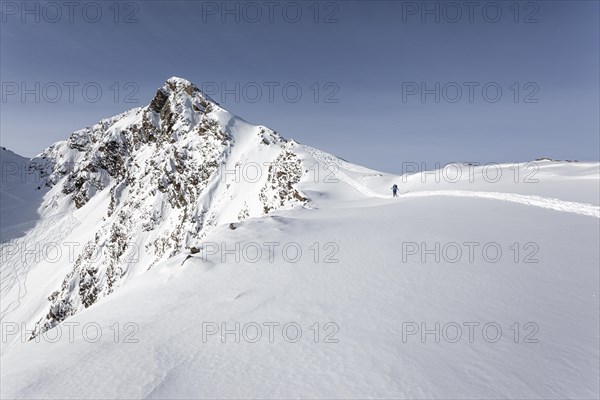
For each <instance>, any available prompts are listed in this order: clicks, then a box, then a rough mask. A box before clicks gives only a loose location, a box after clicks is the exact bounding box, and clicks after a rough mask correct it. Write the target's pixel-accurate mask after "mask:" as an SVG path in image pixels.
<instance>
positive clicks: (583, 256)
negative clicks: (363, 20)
mask: <svg viewBox="0 0 600 400" xmlns="http://www.w3.org/2000/svg"><path fill="white" fill-rule="evenodd" d="M171 86H172V87H171ZM190 88H191V89H192V90H191V93H192V95H189V93H188V92H189V91H190ZM179 89H182V90H179ZM163 90H164V92H165V93H166V97H167V98H168V99H169V100H168V101H170V102H171V105H173V110H176V111H173V112H172V114H174V115H175V116H174V117H169V116H168V115H165V114H168V113H165V111H164V110H165V109H164V108H163V109H162V110H163V111H161V112H160V113H158V112H155V111H152V106H153V104H154V105H156V103H155V101H156V100H157V99H158V100H161V99H160V97H161V96H159V95H157V99H155V101H153V104H151V105H150V106H149V108H145V109H137V110H132V111H130V112H128V113H125V114H123V115H122V116H117V117H115V119H114V120H108V122H106V124H104V125H103V123H101V124H100V125H102V126H99V127H92V128H91V130H90V131H92V132H93V131H94V130H97V134H93V133H92V135H91V136H88V137H91V138H92V139H91V140H89V141H86V139H85V138H83V139H82V141H81V142H82V143H81V145H79V144H77V145H75V146H73V145H71V147H69V146H68V144H65V143H67V142H65V143H62V144H57V145H55V146H54V147H51V148H50V149H49V150H47V151H46V152H44V153H43V154H42V156H43V157H47V159H45V160H46V161H44V164H43V166H42V167H41V170H42V171H43V172H44V173H43V174H42V175H43V177H44V179H46V180H45V181H44V182H46V181H51V184H50V185H49V186H50V187H47V188H43V189H41V190H40V191H37V190H33V192H39V193H42V195H43V198H42V199H41V200H39V201H38V203H39V207H38V211H37V212H38V213H39V216H38V218H39V220H38V222H37V223H36V224H35V225H34V226H33V227H30V228H28V230H25V231H24V232H23V233H25V236H24V237H11V238H10V240H7V241H6V242H4V243H3V244H2V245H1V246H2V247H1V248H0V250H2V255H3V260H2V270H1V272H2V293H1V294H2V297H1V299H2V315H1V316H2V330H3V339H2V357H1V358H0V362H1V364H2V365H1V367H2V368H1V378H2V387H1V390H2V393H1V394H2V398H287V397H293V398H298V397H302V398H365V397H379V398H380V397H393V398H514V397H518V398H555V399H562V398H598V396H599V394H600V389H599V380H598V379H599V378H598V377H599V374H600V370H599V360H600V355H599V342H598V341H599V333H598V332H599V331H600V325H599V324H600V321H599V315H600V303H599V299H600V297H599V296H600V293H599V289H600V288H599V280H600V276H599V263H600V255H599V249H598V243H599V240H600V238H599V235H600V207H599V204H600V201H599V199H598V196H599V193H600V177H599V173H598V171H599V169H598V167H599V164H598V163H567V162H565V163H558V162H546V161H544V162H540V163H535V164H531V163H523V164H518V165H516V166H515V165H501V166H494V171H491V169H490V167H484V166H480V167H473V168H470V167H468V166H463V168H464V170H463V171H469V172H470V175H468V174H466V173H463V174H461V175H460V179H455V175H450V172H449V171H448V170H446V171H444V170H441V171H437V172H434V174H435V173H437V174H439V176H440V179H432V177H433V178H435V175H432V174H431V173H430V174H421V173H417V174H413V175H409V176H403V177H398V176H392V175H389V174H384V173H380V172H377V171H372V170H369V169H367V168H363V167H359V166H356V165H353V164H350V163H348V162H345V161H343V160H340V159H339V158H337V157H335V156H333V155H330V154H327V153H323V152H321V151H319V150H317V149H314V148H311V147H308V146H303V145H300V144H298V143H296V142H294V141H287V140H285V139H283V138H282V137H281V136H279V135H278V134H276V133H275V132H272V131H270V130H268V128H265V127H256V126H253V125H251V124H248V123H247V122H245V121H243V120H241V119H239V118H238V117H235V116H232V115H231V114H229V113H227V112H226V111H225V110H223V109H221V108H220V107H219V106H218V105H217V104H216V103H214V102H212V101H211V100H210V99H205V98H204V97H203V95H202V94H201V93H197V92H195V91H194V90H193V88H192V86H190V84H189V82H187V81H184V80H180V79H176V78H172V79H171V80H169V81H168V82H167V84H166V85H165V86H164V87H163ZM201 99H203V101H206V102H210V104H211V106H210V108H212V110H211V111H209V112H196V114H195V113H194V112H193V111H190V110H194V107H193V105H194V104H198V105H197V107H198V108H199V109H200V108H201V107H203V108H205V107H206V104H208V103H205V105H202V104H200V100H201ZM159 103H160V101H159ZM186 104H187V106H185V105H186ZM177 107H180V108H177ZM144 116H145V117H144ZM144 118H146V119H147V120H148V121H151V120H152V119H153V118H155V119H156V121H154V122H152V124H153V126H155V127H156V126H158V130H157V131H156V133H155V135H156V136H159V137H162V138H163V139H162V140H163V141H164V142H165V143H169V144H168V145H166V144H165V145H159V143H160V140H158V141H148V136H144V135H145V134H144V133H142V134H140V135H138V134H137V132H133V134H132V135H128V134H122V133H119V132H122V131H123V130H125V129H126V130H128V131H132V129H131V127H132V126H136V124H137V126H143V121H144ZM207 119H210V120H214V121H217V125H214V128H215V129H213V130H212V131H211V132H213V133H212V134H214V135H215V136H214V138H216V142H215V140H214V139H210V138H209V139H208V142H209V143H213V144H215V146H213V147H211V148H210V149H209V150H210V151H209V152H208V153H204V154H208V156H207V157H204V156H199V155H198V151H199V149H200V148H202V147H203V146H204V144H205V143H206V140H207V139H203V138H200V139H198V138H197V136H196V135H195V134H192V133H193V132H197V131H196V130H195V129H197V128H196V127H198V126H201V124H202V123H203V122H204V123H206V120H207ZM173 120H175V121H176V122H175V123H174V124H173V126H172V127H170V128H169V129H166V130H165V129H163V125H164V124H165V123H166V122H169V124H170V122H172V121H173ZM178 123H179V124H181V126H180V127H179V128H178V127H177V126H178V125H177V124H178ZM115 124H117V126H116V127H115ZM111 127H112V128H111ZM173 127H175V128H174V129H173ZM133 131H135V129H133ZM141 131H143V132H146V133H147V132H149V131H153V128H148V127H147V129H146V130H144V129H141ZM118 133H119V135H121V136H119V137H120V138H121V139H120V140H123V142H124V143H126V146H125V147H126V150H127V151H118V152H112V153H111V152H110V151H106V150H104V152H105V153H110V154H107V155H105V156H102V157H100V159H94V157H92V156H94V154H98V153H102V151H99V150H98V149H99V148H104V149H106V148H107V147H110V146H108V143H110V142H111V141H110V140H109V141H107V140H106V139H105V138H106V137H113V138H114V137H115V136H111V135H117V134H118ZM161 135H162V136H161ZM173 135H174V136H175V138H174V139H172V140H171V139H170V138H172V137H173ZM81 136H82V135H81V134H74V135H73V136H72V137H71V139H70V143H71V144H72V143H73V142H74V139H78V138H81ZM83 136H85V135H83ZM209 136H210V134H209ZM219 137H221V138H224V139H225V140H224V141H221V139H218V138H219ZM78 143H79V141H78ZM89 143H91V144H92V147H91V148H87V147H86V146H89ZM190 146H191V147H190ZM77 148H80V150H78V149H77ZM184 149H188V150H189V152H188V153H187V155H186V156H185V157H184V160H186V161H185V162H179V161H180V157H181V154H182V153H184ZM121 150H123V148H121ZM3 154H4V153H3ZM171 154H177V155H179V156H178V157H171V156H170V155H171ZM60 155H62V157H61V156H60ZM117 156H118V157H117ZM3 157H4V155H3ZM119 158H122V159H123V160H124V161H123V162H121V161H119ZM48 159H50V160H51V162H49V164H52V165H51V167H48V166H47V164H45V163H48V161H47V160H48ZM60 159H63V160H67V161H69V162H73V163H74V165H75V167H74V168H72V169H73V174H70V173H67V174H61V173H57V171H59V170H60V169H61V168H62V167H64V165H65V164H64V162H62V164H61V161H58V162H57V160H60ZM106 160H112V161H113V162H112V163H108V162H107V161H106ZM178 160H179V161H178ZM207 160H208V161H210V160H218V162H219V163H222V164H220V165H222V166H223V167H222V168H215V169H213V170H212V173H211V174H209V176H208V177H207V179H206V181H205V183H204V184H203V186H202V189H201V190H200V191H199V192H197V193H195V194H194V196H191V197H190V192H185V193H184V195H185V196H187V197H185V196H184V198H185V201H183V200H182V201H181V202H180V203H177V201H178V200H177V197H178V196H175V197H174V198H175V200H176V204H175V205H173V204H171V203H170V200H169V198H170V197H169V193H170V192H169V190H170V188H173V187H174V186H177V183H180V184H181V187H187V186H185V185H188V184H189V182H191V179H192V178H193V176H195V174H197V173H198V171H199V170H201V168H199V169H196V168H195V167H193V165H204V164H205V163H206V161H207ZM34 161H37V162H38V163H40V158H37V160H34ZM271 162H275V165H276V167H273V169H271V170H270V171H269V167H270V166H271V164H268V165H264V163H271ZM3 163H4V158H3ZM255 164H258V165H261V166H263V167H264V168H259V169H258V170H259V171H260V174H259V175H260V178H257V175H255V174H251V172H252V171H253V170H252V168H255ZM119 165H123V167H122V168H121V167H119ZM155 165H159V167H156V168H155V167H154V166H155ZM532 165H533V166H532ZM61 166H62V167H61ZM236 167H239V168H240V169H241V170H243V171H245V172H246V173H247V174H241V175H240V176H238V175H236V174H233V173H231V171H234V170H235V169H236ZM449 168H451V167H449ZM496 170H499V171H501V177H500V178H499V179H497V180H496V178H495V177H494V176H493V175H492V172H495V171H496ZM130 171H137V172H136V173H135V174H131V175H129V176H127V174H130V173H131V172H130ZM141 171H147V173H143V172H141ZM169 171H171V172H169ZM228 171H229V172H228ZM454 171H456V168H455V167H454ZM516 171H518V173H516ZM531 171H535V173H534V175H531ZM88 173H89V174H88ZM125 176H127V179H125V178H124V177H125ZM82 177H84V178H85V179H82V180H81V182H80V183H81V185H75V187H76V189H75V190H73V191H72V192H70V193H63V189H64V188H65V184H67V186H68V182H69V181H73V182H77V181H78V179H79V178H82ZM238 178H239V179H238ZM525 178H528V179H525ZM163 179H166V181H167V183H166V184H165V189H166V191H165V192H164V194H163V195H161V194H160V193H162V192H160V191H157V192H156V193H155V194H153V193H152V189H153V188H156V187H158V186H160V183H161V181H162V180H163ZM132 181H133V182H132ZM90 182H95V183H100V184H97V185H96V186H94V187H93V188H92V187H91V186H93V185H91V186H90ZM136 182H141V183H139V184H138V183H136ZM184 183H185V184H184ZM393 183H397V184H398V185H399V186H400V191H401V193H402V194H401V196H400V197H398V198H392V197H391V195H390V194H391V193H390V187H391V186H392V184H393ZM17 186H18V187H19V188H20V189H8V188H7V186H3V187H2V190H3V193H4V192H5V191H6V193H7V195H6V196H7V197H8V198H12V197H11V196H10V195H11V194H12V193H13V192H12V191H16V190H27V189H23V188H22V186H23V185H17ZM77 186H79V187H78V188H77ZM13 187H14V185H13ZM5 188H6V189H5ZM112 188H114V189H112ZM34 189H35V188H34ZM11 190H12V191H11ZM67 192H68V190H67ZM118 192H120V193H121V194H119V195H115V193H118ZM159 192H160V193H159ZM3 196H5V195H4V194H3ZM4 199H5V197H3V198H2V201H3V204H2V207H4ZM111 199H114V200H111ZM77 202H82V203H83V204H80V206H79V207H77V206H76V204H75V203H77ZM111 203H114V205H113V206H111ZM129 203H131V205H129V206H128V204H129ZM111 208H113V211H112V214H110V215H109V210H110V209H111ZM138 210H145V211H144V212H140V211H138ZM157 210H160V211H161V213H160V218H157V219H156V220H154V222H153V223H154V224H156V227H155V228H153V229H152V230H149V231H144V233H140V228H139V227H140V226H142V225H144V224H147V223H148V222H149V221H150V220H152V218H150V220H149V219H148V215H150V216H151V215H153V213H154V212H156V211H157ZM181 210H188V211H187V213H185V212H184V214H182V212H183V211H181ZM202 211H204V212H202ZM119 213H121V215H125V216H126V217H127V218H126V219H128V220H129V226H130V229H129V231H128V232H126V236H127V237H128V238H133V240H132V242H134V243H136V246H134V245H130V246H129V250H130V251H131V249H132V248H133V249H136V248H137V249H139V252H138V253H137V254H134V255H135V256H137V257H129V256H127V254H124V255H122V256H120V257H117V258H110V252H109V254H108V255H104V256H102V255H99V254H104V253H102V252H100V251H98V253H97V254H96V256H95V257H90V261H89V262H87V263H83V264H82V263H80V268H79V269H77V267H75V269H74V265H75V264H76V263H77V262H76V259H77V258H78V257H80V256H81V255H82V254H84V253H86V250H85V249H83V250H82V247H83V244H85V243H88V242H90V241H92V242H94V241H95V239H94V238H95V237H100V239H99V240H96V241H95V243H102V242H103V241H105V242H106V245H105V246H108V247H109V248H110V246H111V244H112V243H113V242H112V239H113V238H114V237H113V236H111V235H109V234H107V233H105V232H108V233H110V232H112V230H113V229H114V228H113V227H115V226H116V227H119V226H121V225H122V224H121V222H122V221H118V220H114V218H117V217H114V216H113V215H119ZM183 215H187V217H186V218H191V216H196V217H200V216H202V224H201V228H200V229H199V230H197V229H195V227H196V226H197V225H194V224H180V223H178V222H179V221H180V220H181V219H182V216H183ZM3 217H4V214H3ZM11 223H12V222H11ZM9 225H10V224H8V223H7V224H6V225H5V222H4V218H3V220H2V229H3V232H4V230H5V229H9V228H10V226H9ZM103 226H106V228H105V229H102V228H100V229H99V227H103ZM192 227H193V229H192ZM157 231H160V232H166V233H167V235H168V236H169V237H174V238H181V239H178V240H175V239H173V242H170V241H167V242H165V243H166V246H167V248H168V251H166V252H165V253H164V254H163V255H158V256H157V253H156V252H154V251H149V250H148V246H146V245H147V244H148V243H151V242H153V241H155V240H156V238H157V237H163V236H156V235H158V233H156V232H157ZM104 235H106V237H105V236H104ZM117 240H118V238H117ZM52 241H53V242H58V243H61V244H62V247H64V243H78V244H82V246H80V247H78V248H77V251H76V252H75V253H74V254H73V255H71V254H68V252H66V251H63V252H62V253H61V254H60V257H54V258H51V257H48V256H47V257H42V259H41V260H39V261H36V260H33V261H29V260H27V257H25V261H23V256H22V255H23V248H24V247H23V246H24V245H23V243H25V242H27V243H41V244H44V243H48V242H52ZM99 247H101V246H99ZM94 251H96V250H94ZM84 255H85V254H84ZM111 262H112V264H110V263H111ZM81 265H85V266H84V267H83V268H81ZM107 265H112V266H113V268H115V267H116V268H119V269H120V271H121V273H120V274H119V279H115V280H114V283H113V284H114V286H113V289H112V290H110V291H108V290H107V285H108V283H107V282H108V281H109V278H108V273H107V271H110V268H108V267H107ZM88 270H92V271H93V270H97V271H100V272H99V273H94V274H95V276H94V279H95V280H94V285H91V286H86V284H85V280H84V279H83V278H82V276H83V277H85V273H87V272H85V271H88ZM73 271H74V272H75V273H73ZM82 271H83V273H82ZM65 276H67V277H70V278H69V279H65ZM81 286H84V289H85V288H87V289H89V288H94V287H97V288H98V290H99V291H98V292H97V293H98V295H97V296H95V297H94V299H93V300H94V301H92V302H91V303H90V304H89V305H86V304H85V301H86V299H88V298H89V296H87V297H86V295H85V290H83V292H84V295H81V293H82V290H81ZM57 288H58V292H59V293H58V294H57V295H56V296H57V297H56V298H55V299H53V300H48V297H49V296H50V297H52V294H53V293H54V291H56V290H57ZM59 299H62V300H69V301H71V306H72V308H70V309H69V312H67V313H66V314H65V318H64V319H57V318H53V319H52V318H48V317H47V316H46V314H47V313H48V306H49V305H50V307H55V306H56V305H57V304H64V303H61V302H60V301H62V300H59ZM50 310H52V308H50ZM40 319H41V323H49V322H50V324H49V325H47V329H45V330H44V329H36V328H34V326H35V325H34V324H35V323H36V322H38V321H40ZM236 323H237V324H239V325H236ZM436 323H438V324H439V325H436ZM22 324H25V325H24V326H23V325H22ZM86 324H87V325H86ZM286 324H287V325H286ZM422 324H423V325H422ZM516 324H518V325H516ZM237 326H239V329H236V327H237ZM284 326H285V327H286V329H285V330H284V329H283V328H284ZM436 326H439V328H436ZM84 327H86V328H85V329H83V328H84ZM457 327H458V328H457ZM23 328H24V329H23ZM298 328H299V329H301V336H300V337H296V336H297V335H296V333H297V330H298ZM498 328H499V329H501V331H500V330H498ZM70 329H72V331H70ZM257 329H260V333H261V336H260V337H257V332H258V330H257ZM269 329H272V332H271V331H270V330H269ZM425 329H427V330H429V333H427V332H426V334H425V336H422V335H421V334H422V333H423V332H424V330H425ZM458 329H460V333H461V335H460V337H457V335H456V334H457V333H458V332H459V330H458ZM24 330H29V332H27V333H25V332H23V331H24ZM471 330H472V331H471ZM13 331H14V332H13ZM32 331H33V332H32ZM97 331H98V332H101V334H102V335H101V337H100V338H96V337H95V336H96V335H95V333H96V332H97ZM236 334H237V335H236ZM32 335H33V336H34V338H33V339H32V340H29V339H31V338H32ZM236 336H237V337H236Z"/></svg>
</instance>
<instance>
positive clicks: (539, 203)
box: [304, 146, 600, 218]
mask: <svg viewBox="0 0 600 400" xmlns="http://www.w3.org/2000/svg"><path fill="white" fill-rule="evenodd" d="M304 148H305V150H306V151H307V152H308V153H309V154H310V155H311V156H313V157H314V158H315V160H317V162H319V163H321V164H323V166H324V167H325V168H327V169H328V170H330V171H331V172H332V173H333V174H334V175H335V176H336V177H337V178H338V179H339V180H341V181H343V182H345V183H347V184H348V185H350V186H352V187H353V188H354V189H356V190H357V191H358V192H359V193H361V194H363V195H364V196H367V197H379V198H384V199H389V198H392V196H386V195H383V194H380V193H375V192H373V191H372V190H371V189H369V188H367V187H365V186H364V185H361V184H360V183H359V182H357V181H356V180H354V179H352V178H351V177H349V176H348V175H346V174H345V173H344V172H342V171H341V170H340V169H339V168H337V169H336V170H334V169H331V168H330V167H328V165H331V164H336V165H338V167H340V165H341V160H339V159H338V158H337V157H334V156H332V155H330V154H327V153H324V152H322V151H320V150H317V149H315V148H312V147H309V146H304ZM431 196H450V197H471V198H480V199H492V200H501V201H509V202H511V203H517V204H524V205H527V206H534V207H540V208H546V209H549V210H555V211H562V212H568V213H572V214H579V215H587V216H590V217H596V218H600V207H599V206H594V205H592V204H585V203H577V202H574V201H565V200H559V199H553V198H546V197H540V196H535V195H522V194H516V193H501V192H477V191H468V190H429V191H422V192H412V193H405V194H402V195H400V198H404V197H431Z"/></svg>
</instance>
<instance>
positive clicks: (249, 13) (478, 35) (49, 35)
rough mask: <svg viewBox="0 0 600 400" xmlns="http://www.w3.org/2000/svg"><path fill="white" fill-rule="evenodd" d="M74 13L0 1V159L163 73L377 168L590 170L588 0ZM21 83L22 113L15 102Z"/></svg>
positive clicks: (593, 80)
mask: <svg viewBox="0 0 600 400" xmlns="http://www.w3.org/2000/svg"><path fill="white" fill-rule="evenodd" d="M87 3H88V2H84V1H81V2H80V3H79V5H78V6H77V7H75V8H74V9H72V10H70V9H69V8H68V7H67V6H65V5H64V2H62V1H58V2H28V3H27V7H29V8H28V9H23V7H24V6H23V4H22V2H20V1H18V2H6V1H3V2H2V23H1V32H0V33H1V35H0V36H1V37H0V45H1V48H0V56H1V57H0V67H1V81H2V84H3V93H2V95H3V98H2V103H1V104H0V105H1V108H2V111H1V118H0V119H1V121H0V122H1V142H2V145H3V146H5V147H7V148H9V149H11V150H14V151H16V152H18V153H20V154H23V155H26V156H33V155H35V154H37V153H38V152H40V151H41V150H43V149H44V148H45V147H46V146H48V145H50V144H51V143H53V142H55V141H58V140H63V139H65V138H67V137H68V136H69V134H70V133H71V132H72V131H74V130H76V129H79V128H82V127H85V126H88V125H91V124H93V123H95V122H97V121H98V120H99V119H101V118H103V117H108V116H111V115H114V114H116V113H119V112H121V111H125V110H127V109H129V108H132V107H137V106H144V105H146V104H148V103H149V102H150V100H151V99H152V97H153V95H154V93H155V91H156V89H157V88H158V87H159V86H161V85H162V83H163V82H164V81H165V80H166V79H167V78H169V77H170V76H180V77H184V78H186V79H189V80H191V81H192V82H194V83H196V84H197V85H198V86H199V87H203V86H204V87H205V88H208V89H209V90H210V91H211V92H212V93H213V98H215V100H217V101H220V102H221V103H222V105H223V106H224V107H225V108H227V109H229V110H230V111H232V112H233V113H235V114H237V115H239V116H241V117H243V118H245V119H246V120H248V121H250V122H254V123H257V124H264V125H267V126H270V127H272V128H274V129H276V130H277V131H279V132H280V133H281V134H283V135H284V136H286V137H288V138H294V139H296V140H298V141H300V142H302V143H306V144H309V145H312V146H315V147H318V148H321V149H323V150H326V151H329V152H332V153H334V154H336V155H338V156H340V157H343V158H345V159H347V160H349V161H352V162H355V163H358V164H363V165H366V166H369V167H372V168H375V169H380V170H385V171H389V172H401V168H402V162H419V163H420V162H425V163H427V165H426V167H427V168H428V169H429V168H433V167H434V163H436V162H439V163H442V164H443V163H446V162H451V161H477V162H512V161H526V160H531V159H534V158H537V157H541V156H548V157H553V158H557V159H579V160H598V159H599V158H600V155H599V152H600V143H599V136H600V133H599V132H600V127H599V109H600V104H599V86H600V82H599V69H600V66H599V47H600V44H599V37H600V32H599V24H600V23H599V5H598V4H599V3H598V2H597V1H564V2H563V1H538V2H520V3H516V2H515V1H497V2H486V1H481V2H474V3H476V4H475V5H474V6H473V8H469V7H468V6H465V5H464V4H465V2H463V1H459V2H456V3H451V5H446V4H447V2H435V1H429V2H426V3H423V2H421V1H418V2H405V1H372V0H370V1H339V2H327V1H325V2H320V3H316V2H313V1H297V2H291V4H290V2H284V1H274V2H268V1H267V2H262V1H258V2H251V3H250V5H249V6H247V5H245V4H247V3H246V2H222V1H217V2H201V1H182V2H177V1H168V2H167V1H144V2H142V1H139V2H127V1H125V2H120V3H117V4H115V2H113V1H98V2H95V3H93V2H92V3H93V4H91V5H89V6H86V7H85V10H84V5H86V4H87ZM423 4H427V5H426V7H428V8H427V9H425V10H424V9H422V7H423ZM515 4H516V5H517V6H516V7H515ZM456 6H458V8H457V7H456ZM436 8H437V9H439V13H438V14H437V15H436V12H437V11H436ZM98 10H100V11H101V13H102V14H101V16H99V17H97V16H96V15H97V11H98ZM228 10H229V11H228ZM298 10H300V12H301V15H300V16H298ZM498 10H500V12H501V15H499V16H497V15H498V14H497V12H498ZM117 11H118V13H116V12H117ZM257 12H260V15H259V14H257ZM422 12H425V13H424V14H422ZM59 13H60V14H59ZM38 17H39V22H38V21H36V18H38ZM436 17H439V22H438V21H436ZM23 19H24V20H25V21H24V22H23ZM223 19H224V21H223ZM236 19H237V21H236ZM115 20H116V22H115ZM125 20H127V21H128V22H129V23H125ZM94 21H97V22H94ZM294 21H295V22H294ZM36 82H39V84H40V90H39V92H38V93H39V94H40V101H39V103H38V102H36V98H35V94H28V95H26V96H25V98H24V99H23V98H22V96H21V94H22V93H21V90H22V89H23V87H22V85H23V84H24V85H25V86H26V88H29V89H33V90H34V91H35V88H36V86H35V85H36ZM69 82H75V83H76V84H78V85H79V86H75V87H73V93H72V95H73V99H72V100H73V102H71V101H70V99H69V97H70V96H69V89H68V85H73V84H70V83H69ZM128 82H131V83H132V84H130V85H129V86H127V83H128ZM315 82H316V83H317V84H316V85H315ZM436 82H439V85H440V86H439V90H438V91H436V90H435V88H436V86H435V85H436ZM469 82H473V83H469ZM515 82H518V88H517V86H515V85H514V83H515ZM15 84H16V85H17V86H16V88H17V89H18V93H16V94H12V93H13V92H14V91H15ZM115 84H116V86H114V85H115ZM215 84H216V86H217V87H218V89H217V90H216V91H215V90H214V89H215ZM422 84H424V85H425V89H426V90H429V92H427V93H428V94H425V97H424V99H422V97H421V94H422V93H421V89H422V87H421V85H422ZM57 85H58V86H60V87H61V91H62V92H61V93H60V95H59V94H58V92H57V91H56V86H57ZM84 85H87V90H88V93H87V95H88V98H87V99H86V97H85V96H84V93H83V86H84ZM96 85H97V86H99V87H100V88H101V89H102V96H101V97H100V98H99V100H98V101H97V102H94V103H93V102H91V101H90V99H91V98H93V97H94V96H95V86H96ZM223 85H224V86H225V87H227V88H229V90H232V91H233V92H236V85H239V91H238V92H237V95H238V96H239V101H236V98H235V95H236V94H235V93H229V94H226V95H225V97H224V98H223V94H224V93H223V92H222V90H221V88H222V86H223ZM269 85H271V87H272V88H273V92H272V95H273V98H272V99H271V98H269V94H270V93H269ZM117 87H118V88H119V92H118V93H117V92H116V89H117ZM257 87H260V88H261V90H262V93H259V92H257V90H256V88H257ZM284 87H286V90H287V92H284V90H283V88H284ZM298 87H299V88H300V89H301V90H302V95H301V96H299V97H298V101H297V102H292V101H291V100H293V98H294V97H296V89H297V88H298ZM317 87H318V88H319V89H318V91H317ZM457 87H458V88H460V89H461V91H462V95H461V97H457V96H458V92H457ZM469 87H470V88H471V89H472V90H473V91H472V93H471V94H472V95H473V98H472V102H471V101H470V99H469V97H470V96H469V94H470V93H469ZM484 87H486V91H485V92H484V90H483V88H484ZM497 88H500V89H501V90H502V94H501V96H500V97H499V98H498V99H497V101H496V102H492V101H493V100H494V98H495V97H497V94H496V90H497ZM134 92H136V93H134ZM436 92H437V93H436ZM130 94H131V96H129V97H127V96H128V95H130ZM517 94H518V99H515V95H517ZM436 95H439V97H440V99H439V100H440V101H439V102H436V101H435V100H436V99H435V97H436ZM115 96H116V98H115ZM126 99H129V100H131V101H133V102H132V103H127V102H125V100H126ZM422 100H424V102H423V101H422ZM455 100H456V101H455ZM515 100H518V101H515ZM535 100H537V102H531V101H535ZM51 101H55V102H51ZM330 101H337V102H330ZM453 101H455V102H453Z"/></svg>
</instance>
